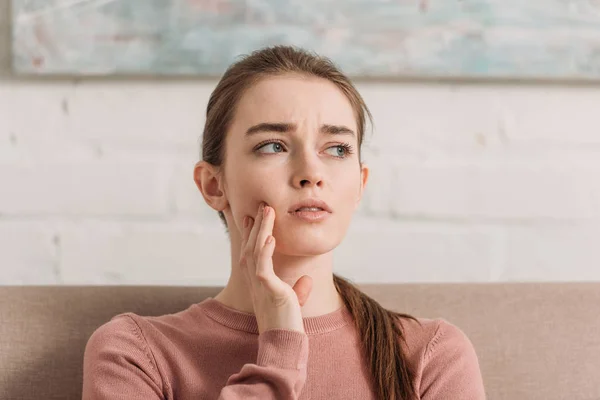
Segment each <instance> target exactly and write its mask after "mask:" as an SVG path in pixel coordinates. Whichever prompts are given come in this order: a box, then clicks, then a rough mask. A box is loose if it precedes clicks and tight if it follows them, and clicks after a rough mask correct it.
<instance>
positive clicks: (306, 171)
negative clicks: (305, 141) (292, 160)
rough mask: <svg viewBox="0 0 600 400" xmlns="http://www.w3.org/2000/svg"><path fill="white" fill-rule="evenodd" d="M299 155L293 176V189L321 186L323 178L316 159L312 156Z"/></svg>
mask: <svg viewBox="0 0 600 400" xmlns="http://www.w3.org/2000/svg"><path fill="white" fill-rule="evenodd" d="M307 153H308V152H305V153H304V154H303V155H299V157H298V160H297V161H296V168H295V171H294V176H293V181H294V182H293V184H294V187H295V188H298V189H301V188H303V187H312V186H318V187H322V186H323V176H322V173H321V167H320V166H319V160H318V157H317V156H316V155H314V154H307Z"/></svg>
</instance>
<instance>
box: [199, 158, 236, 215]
mask: <svg viewBox="0 0 600 400" xmlns="http://www.w3.org/2000/svg"><path fill="white" fill-rule="evenodd" d="M194 182H196V186H197V187H198V189H199V190H200V193H202V197H204V201H206V204H208V205H209V206H210V207H212V208H213V209H214V210H216V211H223V210H224V209H225V208H227V205H228V204H229V203H228V202H227V197H226V195H225V192H224V191H223V178H222V175H221V173H220V169H219V168H218V167H215V166H214V165H212V164H209V163H207V162H206V161H198V162H197V163H196V165H195V167H194Z"/></svg>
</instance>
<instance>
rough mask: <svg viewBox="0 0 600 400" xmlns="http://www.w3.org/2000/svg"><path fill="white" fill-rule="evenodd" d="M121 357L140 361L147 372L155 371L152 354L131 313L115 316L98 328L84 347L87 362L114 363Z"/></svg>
mask: <svg viewBox="0 0 600 400" xmlns="http://www.w3.org/2000/svg"><path fill="white" fill-rule="evenodd" d="M138 318H139V316H138ZM123 355H126V357H125V358H127V359H130V360H132V359H135V360H136V361H142V362H143V363H144V364H145V365H146V366H147V367H148V369H149V370H157V367H156V363H155V361H154V357H153V356H152V352H151V350H150V348H149V346H148V343H147V342H146V340H145V338H144V335H143V333H142V331H141V329H140V327H139V324H138V323H137V322H136V319H135V318H134V314H132V313H126V314H119V315H116V316H114V317H113V318H112V319H111V320H110V321H108V322H106V323H104V324H103V325H101V326H100V327H98V328H97V329H96V330H95V331H94V332H93V333H92V335H91V336H90V337H89V339H88V341H87V344H86V347H85V358H86V359H87V360H91V359H92V358H94V359H97V360H112V361H116V360H117V359H118V357H120V356H123Z"/></svg>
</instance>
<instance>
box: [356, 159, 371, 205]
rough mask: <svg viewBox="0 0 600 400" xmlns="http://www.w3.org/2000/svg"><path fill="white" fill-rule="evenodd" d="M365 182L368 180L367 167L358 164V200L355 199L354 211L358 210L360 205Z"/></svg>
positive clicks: (363, 164)
mask: <svg viewBox="0 0 600 400" xmlns="http://www.w3.org/2000/svg"><path fill="white" fill-rule="evenodd" d="M367 180H369V167H368V166H367V164H365V163H361V164H360V190H359V192H358V198H357V199H356V204H355V205H354V209H355V210H356V209H357V208H358V205H359V204H360V200H361V199H362V195H363V192H364V190H365V186H367Z"/></svg>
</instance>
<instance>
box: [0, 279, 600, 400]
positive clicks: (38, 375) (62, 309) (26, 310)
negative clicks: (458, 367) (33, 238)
mask: <svg viewBox="0 0 600 400" xmlns="http://www.w3.org/2000/svg"><path fill="white" fill-rule="evenodd" d="M359 286H360V288H361V289H362V290H364V291H365V292H366V293H367V294H369V295H371V296H373V297H374V298H375V299H377V300H378V301H379V302H380V303H381V304H382V305H383V306H384V307H387V308H390V309H394V310H396V311H400V312H406V313H409V314H412V315H415V316H419V317H426V318H437V317H442V318H445V319H446V320H448V321H450V322H451V323H453V324H455V325H457V326H458V327H460V328H461V329H462V330H463V331H464V332H465V333H466V334H467V336H469V338H470V339H471V341H472V342H473V345H474V346H475V349H476V351H477V354H478V356H479V361H480V365H481V370H482V373H483V379H484V383H485V386H486V391H487V395H488V399H490V400H519V399H525V400H536V399H540V400H541V399H543V400H564V399H577V400H586V399H589V400H598V399H600V310H599V307H600V282H598V283H493V284H492V283H481V284H477V283H471V284H392V285H359ZM219 290H220V288H216V287H213V288H207V287H149V286H112V287H98V286H82V287H74V286H40V287H0V399H20V400H34V399H35V400H39V399H44V400H51V399H61V400H64V399H80V398H81V379H82V360H83V351H84V348H85V344H86V342H87V339H88V338H89V336H90V335H91V334H92V332H93V331H94V330H95V329H96V328H97V327H98V326H100V325H102V324H103V323H104V322H106V321H108V320H109V319H110V318H111V317H112V316H114V315H116V314H119V313H122V312H127V311H132V312H135V313H137V314H140V315H162V314H167V313H173V312H177V311H180V310H183V309H185V308H187V307H188V306H189V305H190V304H192V303H196V302H200V301H202V300H203V299H204V298H205V297H207V296H214V295H216V294H217V293H218V291H219ZM444 400H445V399H444Z"/></svg>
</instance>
